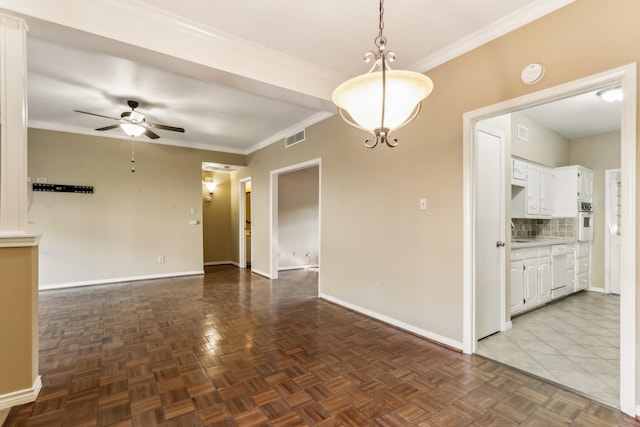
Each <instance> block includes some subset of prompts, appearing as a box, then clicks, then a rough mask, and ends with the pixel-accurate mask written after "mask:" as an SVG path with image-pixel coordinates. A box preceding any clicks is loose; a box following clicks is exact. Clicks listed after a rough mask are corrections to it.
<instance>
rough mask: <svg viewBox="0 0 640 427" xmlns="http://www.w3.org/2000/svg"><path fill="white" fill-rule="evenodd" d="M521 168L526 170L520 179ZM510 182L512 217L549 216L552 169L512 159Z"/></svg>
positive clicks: (550, 210) (551, 195)
mask: <svg viewBox="0 0 640 427" xmlns="http://www.w3.org/2000/svg"><path fill="white" fill-rule="evenodd" d="M523 169H524V170H526V174H524V176H525V177H526V179H525V180H522V179H521V178H522V176H523V174H522V170H523ZM518 178H519V179H518ZM511 184H512V186H511V217H512V218H551V215H552V213H553V169H551V168H549V167H547V166H542V165H538V164H535V163H531V162H526V161H524V160H521V159H512V172H511Z"/></svg>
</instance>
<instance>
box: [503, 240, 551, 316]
mask: <svg viewBox="0 0 640 427" xmlns="http://www.w3.org/2000/svg"><path fill="white" fill-rule="evenodd" d="M550 300H551V252H550V247H549V246H542V247H539V248H527V249H514V250H512V251H511V298H510V307H511V314H512V315H513V314H516V313H519V312H521V311H524V310H528V309H530V308H533V307H535V306H538V305H540V304H544V303H545V302H547V301H550Z"/></svg>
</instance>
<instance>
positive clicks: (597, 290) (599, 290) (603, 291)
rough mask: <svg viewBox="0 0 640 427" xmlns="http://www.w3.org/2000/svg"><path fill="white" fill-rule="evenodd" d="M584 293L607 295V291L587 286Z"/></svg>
mask: <svg viewBox="0 0 640 427" xmlns="http://www.w3.org/2000/svg"><path fill="white" fill-rule="evenodd" d="M585 291H587V292H595V293H598V294H608V293H609V291H607V290H606V289H604V288H598V287H593V286H589V287H588V288H587V289H585Z"/></svg>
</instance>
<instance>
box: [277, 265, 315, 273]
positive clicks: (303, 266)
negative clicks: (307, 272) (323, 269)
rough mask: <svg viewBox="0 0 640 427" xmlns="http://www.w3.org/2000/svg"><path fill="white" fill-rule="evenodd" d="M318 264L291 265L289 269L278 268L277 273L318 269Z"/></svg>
mask: <svg viewBox="0 0 640 427" xmlns="http://www.w3.org/2000/svg"><path fill="white" fill-rule="evenodd" d="M319 267H320V266H319V265H318V264H305V265H291V266H289V267H278V271H290V270H304V269H306V268H319Z"/></svg>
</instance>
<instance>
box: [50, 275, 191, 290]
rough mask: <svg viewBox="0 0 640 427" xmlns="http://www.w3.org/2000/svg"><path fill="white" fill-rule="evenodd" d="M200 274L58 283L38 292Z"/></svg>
mask: <svg viewBox="0 0 640 427" xmlns="http://www.w3.org/2000/svg"><path fill="white" fill-rule="evenodd" d="M200 274H204V270H193V271H176V272H173V273H162V274H148V275H144V276H130V277H115V278H112V279H99V280H85V281H80V282H69V283H58V284H54V285H43V286H40V288H39V290H40V291H49V290H55V289H69V288H79V287H82V286H95V285H111V284H117V283H126V282H140V281H143V280H155V279H167V278H171V277H183V276H197V275H200Z"/></svg>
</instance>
